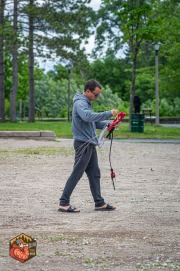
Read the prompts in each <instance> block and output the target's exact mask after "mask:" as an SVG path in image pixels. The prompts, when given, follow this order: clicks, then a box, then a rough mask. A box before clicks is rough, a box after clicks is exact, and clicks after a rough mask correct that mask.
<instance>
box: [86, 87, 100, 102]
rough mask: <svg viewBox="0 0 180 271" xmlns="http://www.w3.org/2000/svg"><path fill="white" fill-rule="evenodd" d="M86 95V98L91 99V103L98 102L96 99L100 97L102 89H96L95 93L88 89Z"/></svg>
mask: <svg viewBox="0 0 180 271" xmlns="http://www.w3.org/2000/svg"><path fill="white" fill-rule="evenodd" d="M85 94H86V97H88V99H89V100H90V101H94V100H96V99H97V98H98V97H99V95H100V94H101V89H100V88H98V87H96V88H95V89H94V90H93V91H91V90H89V89H87V90H86V92H85Z"/></svg>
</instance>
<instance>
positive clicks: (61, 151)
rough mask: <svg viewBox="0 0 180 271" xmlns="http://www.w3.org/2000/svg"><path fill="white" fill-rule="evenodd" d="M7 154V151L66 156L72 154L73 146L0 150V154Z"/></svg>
mask: <svg viewBox="0 0 180 271" xmlns="http://www.w3.org/2000/svg"><path fill="white" fill-rule="evenodd" d="M4 153H6V154H8V153H11V154H12V153H14V154H24V155H46V156H50V155H63V156H68V155H72V154H74V150H73V148H65V147H59V148H57V147H56V148H53V147H39V148H36V149H16V150H0V154H4Z"/></svg>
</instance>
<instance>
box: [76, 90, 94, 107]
mask: <svg viewBox="0 0 180 271" xmlns="http://www.w3.org/2000/svg"><path fill="white" fill-rule="evenodd" d="M79 100H80V101H86V102H88V103H89V104H90V105H91V104H92V102H91V101H90V100H89V99H88V98H87V97H86V96H85V95H84V94H83V93H80V92H77V93H76V95H75V96H74V98H73V102H74V103H75V102H76V101H79Z"/></svg>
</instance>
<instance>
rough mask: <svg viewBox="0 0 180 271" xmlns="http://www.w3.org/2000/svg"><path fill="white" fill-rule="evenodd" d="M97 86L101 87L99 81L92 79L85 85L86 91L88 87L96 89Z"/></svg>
mask: <svg viewBox="0 0 180 271" xmlns="http://www.w3.org/2000/svg"><path fill="white" fill-rule="evenodd" d="M97 87H98V88H100V89H101V85H100V84H99V83H98V81H96V80H93V79H91V80H89V81H87V82H86V84H85V86H84V91H86V90H87V89H89V90H90V91H94V90H95V88H97Z"/></svg>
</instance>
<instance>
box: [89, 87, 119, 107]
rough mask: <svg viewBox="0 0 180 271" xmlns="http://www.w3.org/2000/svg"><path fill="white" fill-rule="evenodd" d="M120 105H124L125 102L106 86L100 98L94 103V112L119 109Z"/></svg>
mask: <svg viewBox="0 0 180 271" xmlns="http://www.w3.org/2000/svg"><path fill="white" fill-rule="evenodd" d="M120 105H124V103H123V101H122V100H121V99H120V98H119V97H118V95H117V94H116V93H115V94H113V93H112V90H111V89H110V88H109V87H108V86H105V87H104V88H103V90H102V92H101V95H100V96H99V98H98V99H97V100H96V101H95V102H94V103H93V109H94V111H96V112H98V111H107V110H111V109H113V108H118V107H119V106H120Z"/></svg>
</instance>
